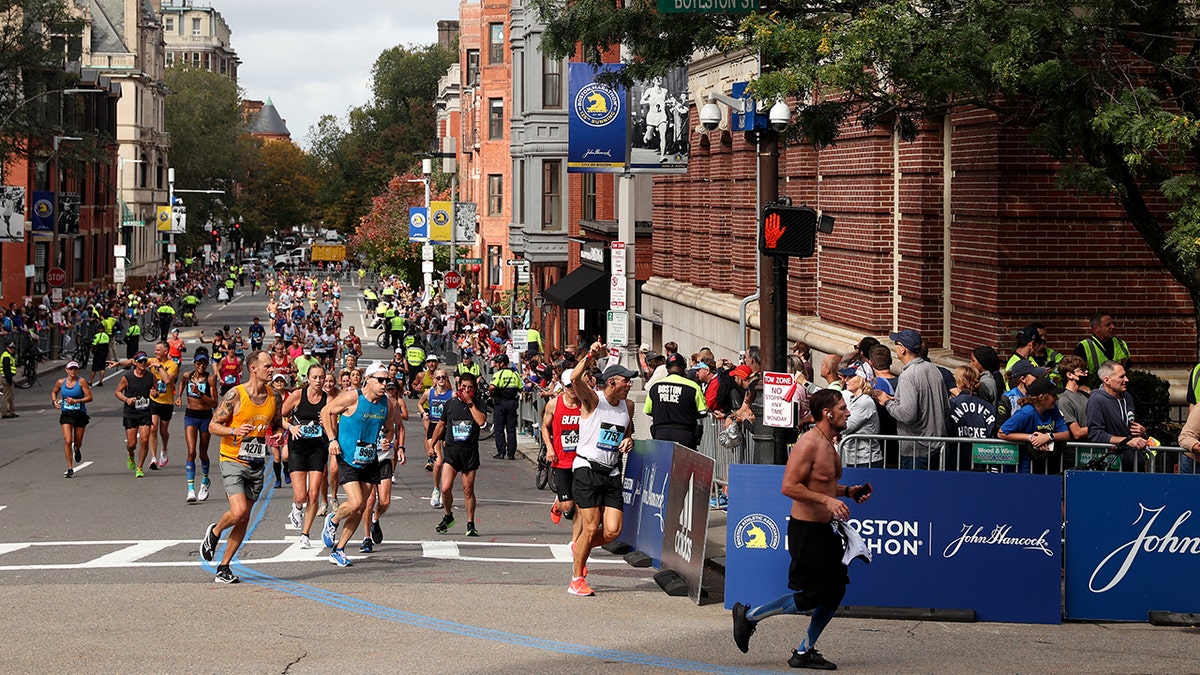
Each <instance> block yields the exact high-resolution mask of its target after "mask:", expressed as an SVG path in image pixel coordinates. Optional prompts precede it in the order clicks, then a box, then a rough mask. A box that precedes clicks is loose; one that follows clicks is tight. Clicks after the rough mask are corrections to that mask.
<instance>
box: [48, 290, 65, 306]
mask: <svg viewBox="0 0 1200 675" xmlns="http://www.w3.org/2000/svg"><path fill="white" fill-rule="evenodd" d="M62 298H63V290H62V289H61V288H51V289H50V302H53V303H54V304H58V303H60V302H62Z"/></svg>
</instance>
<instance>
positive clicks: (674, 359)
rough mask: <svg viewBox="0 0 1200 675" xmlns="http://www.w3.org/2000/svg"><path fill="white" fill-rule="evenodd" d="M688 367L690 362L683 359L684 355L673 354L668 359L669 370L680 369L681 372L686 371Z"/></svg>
mask: <svg viewBox="0 0 1200 675" xmlns="http://www.w3.org/2000/svg"><path fill="white" fill-rule="evenodd" d="M687 367H688V362H687V359H685V358H684V357H683V354H678V353H676V354H672V355H670V356H668V357H667V368H668V369H670V368H679V369H680V370H686V369H687Z"/></svg>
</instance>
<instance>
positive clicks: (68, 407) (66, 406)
mask: <svg viewBox="0 0 1200 675" xmlns="http://www.w3.org/2000/svg"><path fill="white" fill-rule="evenodd" d="M79 408H80V405H79V404H78V403H67V402H66V400H63V404H62V409H63V410H79Z"/></svg>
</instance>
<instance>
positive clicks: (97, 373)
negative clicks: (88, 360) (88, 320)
mask: <svg viewBox="0 0 1200 675" xmlns="http://www.w3.org/2000/svg"><path fill="white" fill-rule="evenodd" d="M111 342H112V336H110V335H109V334H108V333H105V332H104V331H102V330H98V331H96V335H95V337H93V338H92V377H91V379H90V380H88V384H89V385H90V386H93V387H103V386H104V371H105V370H107V369H108V347H109V344H110V343H111Z"/></svg>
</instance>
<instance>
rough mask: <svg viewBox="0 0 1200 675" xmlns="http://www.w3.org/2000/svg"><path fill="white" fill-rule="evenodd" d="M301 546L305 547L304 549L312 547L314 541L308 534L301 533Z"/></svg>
mask: <svg viewBox="0 0 1200 675" xmlns="http://www.w3.org/2000/svg"><path fill="white" fill-rule="evenodd" d="M300 548H304V549H309V548H312V542H311V541H309V540H308V535H307V534H302V535H300Z"/></svg>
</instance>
